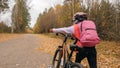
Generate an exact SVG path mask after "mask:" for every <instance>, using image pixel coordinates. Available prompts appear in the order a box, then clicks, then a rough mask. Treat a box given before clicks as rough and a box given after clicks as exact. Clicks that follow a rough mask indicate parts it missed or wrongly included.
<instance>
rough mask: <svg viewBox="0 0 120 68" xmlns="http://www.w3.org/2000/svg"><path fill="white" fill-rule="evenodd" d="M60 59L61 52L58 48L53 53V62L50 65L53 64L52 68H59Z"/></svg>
mask: <svg viewBox="0 0 120 68" xmlns="http://www.w3.org/2000/svg"><path fill="white" fill-rule="evenodd" d="M61 58H62V50H61V49H60V48H58V49H57V50H56V51H55V54H54V57H53V61H52V64H53V67H54V68H60V64H61Z"/></svg>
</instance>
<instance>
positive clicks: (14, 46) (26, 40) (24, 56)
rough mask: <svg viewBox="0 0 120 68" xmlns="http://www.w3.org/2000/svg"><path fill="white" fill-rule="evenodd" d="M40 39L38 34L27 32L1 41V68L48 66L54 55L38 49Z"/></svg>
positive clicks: (39, 67) (38, 67)
mask: <svg viewBox="0 0 120 68" xmlns="http://www.w3.org/2000/svg"><path fill="white" fill-rule="evenodd" d="M40 40H42V39H40V38H38V36H37V35H34V34H25V35H23V36H21V37H18V38H14V39H11V40H8V41H5V42H2V43H0V68H47V67H48V66H49V64H50V62H51V59H52V56H51V55H49V54H45V53H43V52H40V51H38V50H36V48H38V47H39V46H40V44H39V43H40ZM45 66H46V67H45Z"/></svg>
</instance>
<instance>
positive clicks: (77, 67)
mask: <svg viewBox="0 0 120 68" xmlns="http://www.w3.org/2000/svg"><path fill="white" fill-rule="evenodd" d="M71 68H84V67H83V65H81V64H80V63H72V65H71Z"/></svg>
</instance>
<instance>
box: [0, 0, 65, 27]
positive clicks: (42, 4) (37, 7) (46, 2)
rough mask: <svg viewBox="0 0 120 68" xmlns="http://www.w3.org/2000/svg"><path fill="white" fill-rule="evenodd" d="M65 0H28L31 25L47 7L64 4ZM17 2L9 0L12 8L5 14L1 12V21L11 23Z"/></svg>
mask: <svg viewBox="0 0 120 68" xmlns="http://www.w3.org/2000/svg"><path fill="white" fill-rule="evenodd" d="M63 1H64V0H28V2H27V5H28V6H29V7H31V9H30V10H29V13H30V15H31V21H30V23H31V25H30V26H31V27H33V26H34V24H35V23H36V20H37V17H38V16H39V14H40V13H42V12H43V11H44V9H45V8H47V9H49V8H50V7H54V5H56V4H62V3H63ZM14 4H15V2H14V0H9V6H10V9H9V10H7V11H6V13H5V14H3V13H1V14H0V21H4V22H5V23H6V24H8V25H10V23H11V12H12V9H13V6H14Z"/></svg>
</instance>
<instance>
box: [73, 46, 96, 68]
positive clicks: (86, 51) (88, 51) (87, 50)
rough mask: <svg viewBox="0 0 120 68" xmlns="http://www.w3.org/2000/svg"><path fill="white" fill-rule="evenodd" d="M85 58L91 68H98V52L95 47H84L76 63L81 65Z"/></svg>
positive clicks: (77, 56) (78, 54)
mask: <svg viewBox="0 0 120 68" xmlns="http://www.w3.org/2000/svg"><path fill="white" fill-rule="evenodd" d="M85 57H86V58H87V60H88V63H89V65H90V68H97V52H96V49H95V47H84V48H81V49H79V52H78V53H77V55H76V60H75V62H77V63H80V62H81V61H82V60H83V59H84V58H85Z"/></svg>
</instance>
